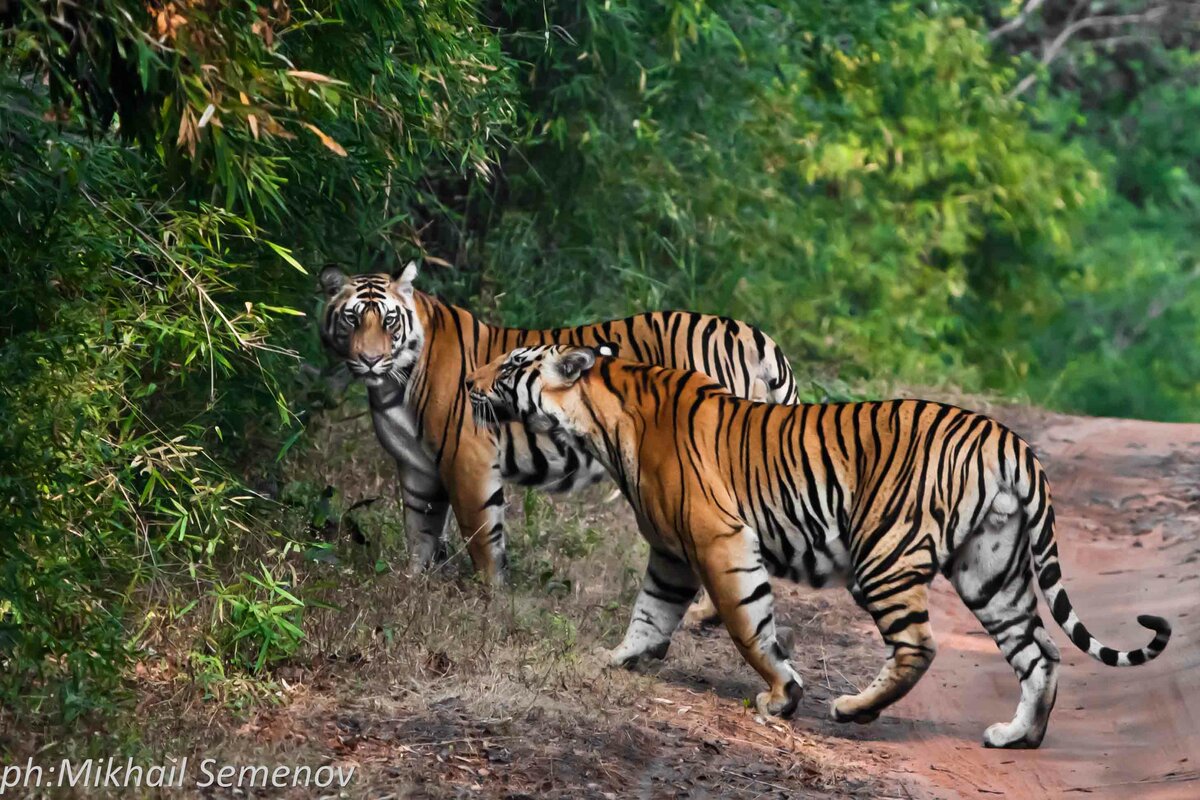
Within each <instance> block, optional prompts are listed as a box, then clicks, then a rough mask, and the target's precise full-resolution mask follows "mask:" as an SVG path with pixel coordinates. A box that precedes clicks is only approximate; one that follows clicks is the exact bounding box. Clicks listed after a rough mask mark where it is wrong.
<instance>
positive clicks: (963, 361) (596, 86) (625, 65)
mask: <svg viewBox="0 0 1200 800" xmlns="http://www.w3.org/2000/svg"><path fill="white" fill-rule="evenodd" d="M1198 20H1200V8H1197V4H1193V3H1183V2H1154V0H1139V1H1134V0H1097V1H1096V2H1086V1H1085V2H1073V1H1072V0H1027V2H1024V3H1021V2H1011V1H1009V0H1005V1H1001V0H989V1H988V2H982V3H969V2H957V1H956V0H943V1H942V2H936V3H935V2H928V3H923V2H908V3H892V2H881V1H880V0H837V1H836V2H834V1H832V0H831V1H828V2H781V3H759V2H753V1H752V0H728V1H727V2H701V1H700V0H659V1H658V2H621V1H620V0H574V1H567V2H556V1H555V0H546V2H538V3H530V2H524V1H523V0H489V1H483V0H481V1H479V2H472V1H470V0H426V2H422V3H414V2H408V1H407V0H374V1H372V0H310V1H309V2H297V1H296V0H258V2H257V3H255V2H216V1H215V0H96V2H92V3H69V2H60V1H59V0H0V258H2V261H0V263H2V264H3V274H4V279H3V283H2V285H0V372H2V374H3V375H4V378H3V381H2V382H0V420H3V425H2V426H0V695H2V696H3V700H4V705H5V706H6V707H7V708H9V709H20V711H19V712H16V711H14V712H12V713H21V714H33V715H43V716H45V717H47V718H49V717H62V716H65V718H67V719H71V718H73V717H75V716H77V715H79V714H82V713H86V712H88V711H90V710H92V709H96V708H106V707H108V706H109V704H111V703H113V702H117V700H115V699H114V698H119V697H120V695H121V692H120V691H119V690H120V688H121V686H122V679H123V676H124V675H125V674H126V670H127V669H128V665H129V664H130V663H131V660H132V659H133V657H134V655H135V654H136V653H137V651H138V647H139V640H140V637H141V635H142V633H143V632H144V630H145V627H146V625H148V624H150V620H152V619H154V618H155V615H158V617H160V618H161V617H162V616H163V615H167V616H170V617H171V618H179V617H183V616H186V615H187V614H189V613H196V612H194V609H195V608H196V607H197V604H198V603H201V601H203V603H201V607H202V608H204V609H205V612H204V613H206V614H209V615H210V616H211V620H209V621H208V622H206V627H205V631H206V633H205V637H206V638H205V640H204V645H203V647H201V648H200V649H199V650H198V651H197V662H196V663H197V669H198V670H200V671H201V672H203V671H204V670H209V672H205V673H204V674H212V673H213V672H215V673H219V674H222V675H223V674H227V673H226V671H237V670H240V671H242V673H243V674H252V673H254V672H256V671H257V670H260V669H261V668H263V667H264V666H265V665H267V664H269V663H271V661H272V660H273V659H275V658H277V657H280V656H281V655H286V654H287V653H288V652H290V649H291V648H294V647H295V646H296V644H297V642H299V641H300V640H302V639H303V636H304V630H303V624H304V620H303V612H304V609H305V608H306V603H309V602H310V601H309V600H308V599H307V598H306V597H304V596H297V595H299V589H297V588H296V587H295V585H294V584H295V581H294V579H289V578H288V577H287V576H288V574H289V573H288V569H289V567H288V566H287V562H286V560H285V559H286V556H287V554H288V553H289V552H291V551H292V550H294V549H295V548H296V547H298V546H301V547H302V546H304V545H303V544H300V545H297V543H296V539H297V538H302V534H301V533H298V532H297V531H298V530H299V531H303V530H305V527H304V526H303V525H300V526H296V525H290V524H285V522H286V520H288V519H292V520H293V522H294V517H288V516H287V515H288V514H293V515H294V514H300V515H301V516H302V517H303V518H304V519H305V520H306V521H308V522H312V521H313V520H316V521H317V522H318V523H319V522H320V520H319V519H318V518H319V516H320V514H321V513H323V512H322V511H321V508H322V506H321V503H322V498H320V497H317V498H302V499H301V500H296V501H293V500H290V499H289V498H288V497H287V496H286V493H282V494H281V493H280V492H278V491H275V490H272V489H271V488H270V487H271V486H272V481H273V480H275V479H276V476H275V472H276V470H277V465H278V464H279V463H280V461H281V460H282V459H283V458H284V456H285V454H287V453H289V452H300V451H302V450H303V448H304V447H305V436H304V432H305V425H306V423H307V422H308V421H309V420H310V419H311V418H312V417H313V415H314V414H319V413H321V412H322V410H323V409H324V408H326V407H328V406H329V405H330V404H332V403H334V402H336V401H337V399H336V398H333V397H331V396H330V390H329V387H328V381H326V380H325V379H324V377H323V376H322V375H321V371H320V365H322V364H323V363H324V361H323V358H322V356H321V354H320V352H319V348H318V345H317V339H316V336H315V333H314V330H313V324H312V319H311V315H312V312H313V311H314V309H315V308H316V293H315V279H314V274H315V269H314V268H317V269H319V267H320V266H321V265H322V264H324V263H326V262H329V261H336V262H341V263H343V264H345V265H347V266H348V267H349V268H351V269H353V270H357V271H365V270H391V269H394V268H396V267H398V266H399V265H402V264H403V263H405V262H406V261H407V260H409V259H411V258H419V259H421V260H422V263H423V272H422V277H421V281H422V283H423V286H424V288H427V289H429V290H433V291H437V292H439V293H441V294H443V295H444V296H446V297H447V298H449V299H451V300H453V301H457V302H461V303H464V304H468V305H470V306H471V307H472V308H473V309H475V310H476V311H478V312H479V313H481V314H483V315H484V316H485V317H487V318H489V319H493V320H502V321H505V322H509V323H520V324H526V325H545V324H563V323H572V322H582V321H586V320H592V319H596V318H603V317H612V316H619V315H623V314H625V313H628V312H633V311H635V310H643V309H646V308H656V307H686V308H693V309H700V310H706V311H717V312H721V313H727V314H731V315H736V316H740V317H743V318H747V319H749V320H752V321H754V322H757V323H759V324H761V325H762V326H764V327H765V328H766V329H767V330H768V331H769V332H771V333H772V334H773V335H774V336H775V337H776V338H777V339H778V340H779V341H780V342H781V343H782V344H783V345H784V346H785V349H786V351H787V353H788V355H789V356H790V358H791V360H792V363H793V364H794V365H795V366H796V368H797V371H798V373H799V374H800V375H801V376H802V378H803V377H804V376H810V377H811V378H812V379H813V380H814V381H816V383H815V384H814V387H813V388H812V389H811V396H820V395H821V393H822V392H823V391H824V389H823V388H822V387H823V386H824V385H825V383H826V382H828V381H830V380H832V379H837V380H842V381H845V382H846V383H847V384H849V385H854V384H855V383H856V382H861V381H863V380H871V381H885V382H891V381H897V382H903V383H905V384H907V385H926V386H929V385H940V384H945V385H953V386H955V387H959V388H963V389H966V390H975V391H978V390H986V391H990V392H995V393H999V394H1002V395H1008V396H1015V397H1021V398H1026V399H1030V400H1032V401H1034V402H1037V403H1041V404H1045V405H1048V406H1051V407H1055V408H1060V409H1064V410H1076V411H1083V412H1088V413H1095V414H1110V415H1125V416H1137V417H1145V418H1150V419H1160V420H1193V421H1196V420H1200V290H1198V289H1197V278H1200V262H1198V261H1197V255H1196V254H1197V244H1200V223H1198V222H1197V211H1198V210H1200V125H1197V120H1200V81H1197V76H1198V75H1200V54H1198V53H1197V43H1198V41H1200V39H1198V38H1197V37H1198V33H1200V31H1198V28H1197V22H1198ZM302 363H308V364H309V365H313V364H315V365H317V368H313V367H311V366H309V367H303V368H302ZM326 499H327V498H326ZM298 506H299V507H300V510H299V511H297V510H296V508H297V507H298ZM314 509H315V510H314ZM318 527H319V525H318ZM281 531H287V534H286V535H285V534H284V533H282V532H281ZM293 575H294V573H293ZM147 609H149V610H147Z"/></svg>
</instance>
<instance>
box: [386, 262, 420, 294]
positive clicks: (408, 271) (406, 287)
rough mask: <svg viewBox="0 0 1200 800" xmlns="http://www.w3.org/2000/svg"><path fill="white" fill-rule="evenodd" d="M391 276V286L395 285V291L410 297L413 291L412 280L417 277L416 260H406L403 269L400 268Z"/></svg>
mask: <svg viewBox="0 0 1200 800" xmlns="http://www.w3.org/2000/svg"><path fill="white" fill-rule="evenodd" d="M392 278H393V280H392V286H394V287H396V291H397V292H399V293H400V294H403V295H407V296H409V297H411V296H412V293H413V281H415V280H416V279H417V262H416V261H410V262H408V263H407V264H405V265H404V269H402V270H400V272H399V273H398V274H393V275H392Z"/></svg>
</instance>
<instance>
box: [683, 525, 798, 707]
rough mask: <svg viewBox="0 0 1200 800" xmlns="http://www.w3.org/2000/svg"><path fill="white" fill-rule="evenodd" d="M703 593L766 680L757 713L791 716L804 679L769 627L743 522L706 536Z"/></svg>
mask: <svg viewBox="0 0 1200 800" xmlns="http://www.w3.org/2000/svg"><path fill="white" fill-rule="evenodd" d="M700 566H701V570H702V571H703V574H704V583H705V585H706V587H707V588H708V593H709V595H710V596H711V597H712V599H713V601H714V603H715V604H716V607H717V610H718V611H719V612H720V616H721V620H722V621H723V622H724V623H725V627H726V629H727V630H728V631H729V635H730V637H731V638H732V639H733V643H734V645H735V646H736V647H737V649H738V651H739V652H740V653H741V654H742V657H743V658H744V659H746V662H747V663H748V664H749V665H750V666H751V667H753V668H754V670H755V671H756V672H758V674H759V675H761V676H762V677H763V680H765V681H766V682H767V687H768V688H767V691H765V692H760V693H759V694H758V695H757V697H755V707H756V708H757V709H758V712H759V713H760V714H762V715H763V716H779V717H784V718H787V717H791V716H792V715H793V714H795V713H796V709H797V708H798V707H799V705H800V700H801V699H802V698H803V697H804V681H803V680H802V679H801V678H800V675H799V674H797V672H796V670H795V669H793V668H792V665H791V662H790V661H789V660H788V653H787V651H786V649H785V648H784V647H783V645H782V644H781V643H780V641H779V636H778V634H777V632H776V627H775V597H774V594H773V592H772V591H771V583H770V580H769V575H768V573H767V570H766V568H765V567H764V566H763V564H762V558H761V556H760V555H759V552H758V537H757V536H756V535H755V533H754V532H753V531H751V530H750V529H748V528H743V529H742V530H741V531H740V532H739V533H735V534H732V535H731V534H729V533H723V534H721V535H720V536H719V538H714V539H712V540H710V543H709V545H708V547H707V548H705V550H704V552H703V554H702V556H701V565H700Z"/></svg>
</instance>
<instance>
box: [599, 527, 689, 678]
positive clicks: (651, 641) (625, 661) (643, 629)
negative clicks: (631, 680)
mask: <svg viewBox="0 0 1200 800" xmlns="http://www.w3.org/2000/svg"><path fill="white" fill-rule="evenodd" d="M699 585H700V582H699V580H698V579H697V578H696V575H695V573H694V572H692V568H691V567H690V566H689V565H688V563H687V562H686V561H684V560H683V559H681V558H678V557H676V556H674V555H672V554H670V553H667V552H665V551H659V550H653V549H652V550H651V551H650V563H649V565H648V566H647V567H646V577H645V578H644V579H643V581H642V590H641V591H640V592H639V593H638V596H637V600H635V601H634V604H633V614H632V616H631V617H630V620H629V628H628V629H626V631H625V638H624V639H622V640H621V643H620V644H619V645H617V647H616V648H615V649H613V650H610V651H608V653H607V659H608V662H609V664H610V665H611V666H614V667H631V666H634V665H635V664H637V662H638V661H641V660H643V659H661V658H665V657H666V655H667V648H668V647H670V644H671V635H672V634H674V633H675V629H676V628H677V627H679V621H680V620H681V619H682V618H683V614H684V611H686V610H687V607H688V603H690V602H691V600H692V598H693V597H695V596H696V589H697V588H698V587H699Z"/></svg>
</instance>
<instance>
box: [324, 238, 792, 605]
mask: <svg viewBox="0 0 1200 800" xmlns="http://www.w3.org/2000/svg"><path fill="white" fill-rule="evenodd" d="M416 278H417V265H416V263H415V262H412V263H409V264H407V265H406V266H405V268H404V269H403V270H402V271H400V273H399V274H398V275H394V276H393V275H389V274H387V273H371V274H362V275H347V274H346V273H345V272H343V271H342V270H341V269H340V268H339V267H338V266H337V265H336V264H329V265H326V266H325V267H324V268H323V269H322V270H321V272H320V274H319V276H318V281H319V283H320V286H321V289H322V291H323V293H324V296H325V307H324V309H323V311H322V313H321V316H320V326H319V331H320V336H321V340H322V342H323V344H324V346H325V348H326V349H327V350H328V351H329V352H330V353H332V354H333V356H334V357H335V358H337V359H340V360H341V361H343V362H344V363H345V364H346V366H347V367H348V368H349V371H350V374H351V375H352V376H354V377H355V378H358V379H360V380H361V381H362V382H363V383H365V384H366V389H367V396H368V401H369V405H370V412H371V419H372V422H373V424H374V428H375V433H376V435H377V438H378V439H379V442H380V444H381V445H382V446H383V449H384V450H385V451H386V452H387V453H388V454H389V455H390V456H391V457H392V458H393V459H394V460H395V461H396V464H397V466H398V468H399V476H400V496H401V499H402V501H403V509H404V518H405V527H406V536H407V539H408V546H409V570H410V571H411V572H414V573H415V572H420V571H422V570H425V569H428V568H429V567H430V566H432V565H435V564H439V563H442V562H443V561H444V560H445V559H446V558H447V557H448V548H447V542H446V540H445V537H444V530H445V527H446V520H447V517H448V513H449V510H450V509H453V511H454V515H455V517H456V518H457V520H458V526H459V529H460V531H461V533H462V535H463V537H464V538H465V539H466V548H467V551H468V553H469V555H470V557H471V561H472V563H473V566H474V568H475V570H476V571H477V572H478V573H479V574H480V575H481V576H482V577H483V578H484V579H485V580H486V581H487V582H489V583H492V584H502V583H503V582H504V578H505V573H506V570H507V565H508V553H507V547H506V533H505V526H504V522H505V499H504V484H505V483H506V482H514V483H517V484H521V485H526V486H540V487H543V488H546V489H549V490H551V491H557V492H567V491H571V490H573V489H576V488H580V487H583V486H587V485H589V484H591V483H594V482H596V481H598V480H600V479H602V478H604V477H605V476H606V474H607V473H606V472H605V470H604V468H603V467H602V466H601V465H600V464H599V463H598V462H596V460H595V459H594V458H593V457H592V456H591V455H589V454H588V453H587V451H586V450H585V449H584V448H582V447H580V446H578V445H577V444H575V443H572V442H569V441H564V440H562V439H557V440H551V439H550V438H549V437H546V436H542V435H538V434H534V433H533V432H531V431H527V430H525V429H524V427H523V426H522V425H521V424H520V423H519V422H518V421H515V420H514V421H503V422H502V424H500V425H498V426H496V427H488V428H481V427H479V426H477V425H476V424H475V421H474V418H473V416H472V414H471V413H470V404H469V403H468V401H467V396H466V389H465V387H464V384H463V379H464V378H465V377H466V376H467V375H468V374H470V373H471V372H472V371H473V370H474V369H475V368H476V367H478V366H480V365H482V364H486V363H488V362H489V361H491V360H492V359H494V358H496V357H497V356H499V355H501V354H503V353H506V352H508V351H509V350H512V349H513V348H514V347H518V346H522V345H537V344H549V343H563V344H576V345H594V346H604V347H607V348H611V349H612V352H614V353H617V354H620V355H621V356H623V357H626V358H630V359H634V360H640V361H647V362H653V363H660V364H665V365H669V366H678V367H687V368H694V369H698V370H701V371H703V372H705V373H707V374H709V375H711V376H712V378H713V379H714V380H716V381H717V382H718V383H719V384H721V385H722V386H725V387H727V388H728V389H729V390H730V391H732V392H735V393H737V394H739V395H742V396H746V397H754V398H756V399H761V400H765V401H770V402H780V403H790V402H795V401H796V398H797V389H796V381H795V376H794V373H793V372H792V368H791V365H790V364H789V363H788V360H787V358H786V357H785V356H784V355H783V353H782V351H781V350H780V349H779V347H778V346H777V345H776V343H775V341H774V340H773V339H771V338H770V337H769V336H767V335H766V334H764V333H763V332H762V331H760V330H759V329H758V328H756V327H754V326H752V325H748V324H746V323H744V322H739V321H737V320H734V319H729V318H728V317H718V316H712V315H709V314H699V313H691V312H687V311H659V312H651V313H645V314H639V315H637V316H633V317H628V318H626V319H619V320H610V321H607V322H600V323H596V324H592V325H580V326H578V327H566V328H551V329H546V330H526V329H523V328H505V327H499V326H494V325H488V324H485V323H483V322H481V321H480V320H479V319H478V318H477V317H476V316H474V315H472V314H471V313H470V312H469V311H467V310H465V309H463V308H459V307H457V306H453V305H450V304H448V303H446V302H443V301H442V300H440V299H438V298H437V297H435V296H433V295H430V294H426V293H425V292H422V291H419V290H417V289H416V288H415V287H414V285H413V284H414V281H415V280H416ZM712 613H714V612H712V611H711V609H710V608H709V607H707V606H706V605H705V604H704V602H703V598H701V599H700V602H699V603H698V604H697V608H696V610H695V612H694V614H693V616H694V617H695V618H696V619H698V620H703V619H704V618H705V617H707V616H709V615H711V614H712Z"/></svg>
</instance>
